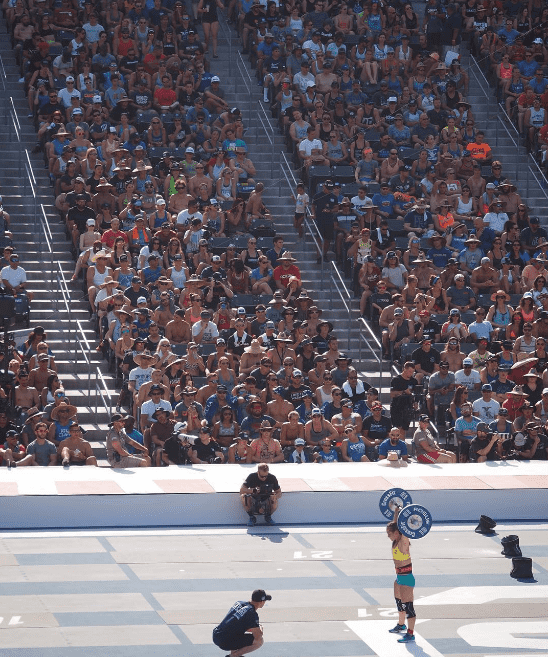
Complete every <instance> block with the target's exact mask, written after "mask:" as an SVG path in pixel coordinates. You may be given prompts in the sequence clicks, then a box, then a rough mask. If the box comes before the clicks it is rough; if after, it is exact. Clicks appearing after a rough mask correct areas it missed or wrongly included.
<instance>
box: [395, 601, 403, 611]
mask: <svg viewBox="0 0 548 657" xmlns="http://www.w3.org/2000/svg"><path fill="white" fill-rule="evenodd" d="M395 600H396V607H397V608H398V611H405V607H404V605H403V602H402V601H401V600H400V599H399V598H395Z"/></svg>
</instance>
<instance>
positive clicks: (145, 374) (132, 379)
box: [128, 338, 156, 403]
mask: <svg viewBox="0 0 548 657" xmlns="http://www.w3.org/2000/svg"><path fill="white" fill-rule="evenodd" d="M141 340H142V341H143V343H144V340H143V339H142V338H141ZM134 346H135V345H134ZM133 362H134V363H135V365H136V367H134V368H133V369H131V371H130V372H129V378H128V390H129V391H130V392H131V393H132V394H133V397H134V403H137V395H138V394H139V389H140V388H141V386H142V385H143V384H144V383H147V382H148V381H150V380H151V378H152V372H153V369H154V367H153V366H154V363H155V362H156V356H153V355H151V354H150V353H149V352H145V351H141V352H140V353H137V354H133Z"/></svg>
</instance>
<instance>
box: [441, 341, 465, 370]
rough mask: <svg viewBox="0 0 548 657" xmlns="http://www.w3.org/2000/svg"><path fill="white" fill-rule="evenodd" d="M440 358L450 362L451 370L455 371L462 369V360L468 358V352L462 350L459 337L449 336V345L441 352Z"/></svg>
mask: <svg viewBox="0 0 548 657" xmlns="http://www.w3.org/2000/svg"><path fill="white" fill-rule="evenodd" d="M440 358H441V360H443V361H446V362H447V363H449V371H450V372H453V373H455V372H458V371H459V370H461V369H462V361H463V360H464V359H465V358H466V354H465V353H463V352H462V351H461V350H460V343H459V341H458V339H457V338H449V340H448V341H447V347H446V348H445V350H444V351H442V352H441V354H440Z"/></svg>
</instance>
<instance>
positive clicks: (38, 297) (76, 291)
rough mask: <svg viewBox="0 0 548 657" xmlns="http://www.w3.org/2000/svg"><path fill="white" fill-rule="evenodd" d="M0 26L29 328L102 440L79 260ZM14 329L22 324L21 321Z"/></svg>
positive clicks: (2, 181) (0, 187)
mask: <svg viewBox="0 0 548 657" xmlns="http://www.w3.org/2000/svg"><path fill="white" fill-rule="evenodd" d="M0 25H1V28H0V55H1V57H2V70H0V77H1V82H0V90H1V93H2V99H1V105H0V107H1V115H0V116H1V118H0V123H1V126H2V135H3V139H2V145H1V150H0V152H1V157H0V193H1V194H2V198H3V206H4V209H5V211H6V212H8V213H9V215H10V218H11V232H12V233H13V244H14V247H15V249H16V252H17V253H18V254H19V256H20V260H21V262H20V265H21V266H22V267H23V268H24V269H25V270H26V272H27V278H28V281H29V282H28V286H27V287H28V289H29V290H30V291H32V292H33V294H34V301H33V303H32V307H31V313H30V327H31V328H32V327H34V326H38V325H40V326H43V327H44V329H45V331H46V335H47V342H48V345H49V347H50V349H51V350H52V351H53V354H54V356H55V361H56V363H57V368H58V371H59V377H60V379H61V381H62V382H63V384H64V387H65V389H66V391H67V396H68V397H69V399H70V401H71V403H72V404H74V405H75V406H77V407H78V416H79V419H80V421H81V422H82V423H83V426H84V428H85V429H86V431H87V434H86V437H87V438H89V439H90V440H92V441H93V440H96V439H99V438H100V435H101V432H100V431H99V429H100V427H101V426H103V425H104V424H105V423H106V420H107V415H106V409H104V408H101V409H98V412H96V409H95V400H96V394H95V379H96V369H97V366H98V365H99V364H100V362H101V361H100V359H99V357H98V355H97V353H96V351H95V346H96V344H97V343H96V339H95V334H94V331H93V329H92V327H91V324H90V323H89V321H88V318H89V313H88V311H87V307H88V304H87V301H86V300H85V299H84V298H83V297H84V295H83V291H82V289H81V286H79V285H71V284H70V283H68V285H67V281H70V278H71V276H72V273H73V271H74V265H75V263H74V261H73V260H72V257H71V254H70V244H69V242H68V241H67V240H66V237H65V230H64V225H63V224H62V223H61V221H60V217H59V213H58V212H57V211H56V209H55V207H54V201H55V199H54V197H53V193H52V191H53V190H52V188H51V187H50V184H49V177H48V172H47V170H45V169H44V160H43V156H42V154H33V153H32V150H33V148H34V146H35V145H36V133H35V130H34V126H33V124H32V121H30V120H29V119H28V118H27V114H28V104H27V99H26V97H25V95H24V93H23V85H22V84H19V83H18V79H19V67H18V66H17V65H16V63H15V58H14V55H13V51H12V48H11V42H10V36H9V34H8V33H7V31H6V23H5V21H4V20H3V19H2V20H1V22H0ZM12 328H13V329H22V328H25V326H24V325H20V324H17V325H15V326H14V327H12ZM27 333H28V331H27ZM86 343H88V344H86ZM79 344H81V345H82V347H81V348H80V347H78V346H77V345H79ZM84 354H85V356H84ZM86 359H87V361H86ZM88 362H89V365H88ZM104 376H105V380H106V385H105V386H104V393H105V394H106V388H110V390H111V391H112V392H114V388H113V385H112V380H111V378H110V377H109V376H108V374H104ZM88 386H89V390H88Z"/></svg>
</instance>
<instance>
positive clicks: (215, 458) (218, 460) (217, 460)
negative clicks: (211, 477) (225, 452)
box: [208, 456, 223, 463]
mask: <svg viewBox="0 0 548 657" xmlns="http://www.w3.org/2000/svg"><path fill="white" fill-rule="evenodd" d="M222 462H223V459H222V458H221V457H220V456H212V457H211V458H210V459H209V461H208V463H222Z"/></svg>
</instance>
